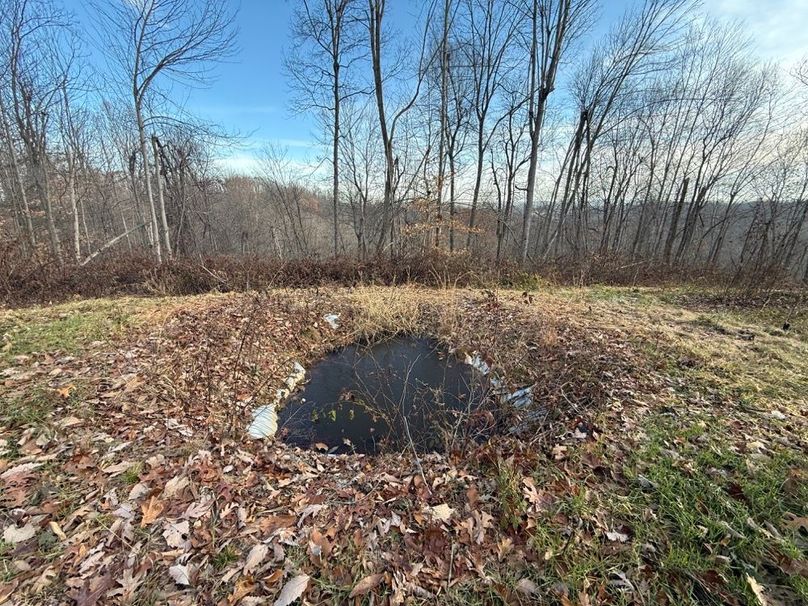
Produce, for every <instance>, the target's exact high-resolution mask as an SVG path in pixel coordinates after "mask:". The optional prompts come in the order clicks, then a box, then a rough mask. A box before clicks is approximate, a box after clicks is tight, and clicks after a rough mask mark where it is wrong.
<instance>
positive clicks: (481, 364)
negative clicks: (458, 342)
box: [464, 352, 491, 375]
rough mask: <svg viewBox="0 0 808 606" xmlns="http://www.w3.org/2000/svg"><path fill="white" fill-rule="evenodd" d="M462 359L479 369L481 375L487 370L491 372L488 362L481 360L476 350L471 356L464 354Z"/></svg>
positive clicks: (486, 372)
mask: <svg viewBox="0 0 808 606" xmlns="http://www.w3.org/2000/svg"><path fill="white" fill-rule="evenodd" d="M464 361H465V363H466V364H468V365H469V366H471V367H472V368H474V369H476V370H478V371H480V373H481V374H483V375H487V374H488V373H489V372H491V367H490V366H489V365H488V362H486V361H485V360H483V359H482V357H481V356H480V354H478V353H477V352H474V355H473V356H471V355H469V354H466V358H465V360H464Z"/></svg>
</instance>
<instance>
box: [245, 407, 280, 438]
mask: <svg viewBox="0 0 808 606" xmlns="http://www.w3.org/2000/svg"><path fill="white" fill-rule="evenodd" d="M277 432H278V411H277V410H275V405H274V404H267V405H265V406H259V407H258V408H256V409H255V410H254V411H253V421H252V423H250V426H249V427H248V428H247V433H249V434H250V437H251V438H253V439H254V440H260V439H261V438H271V437H272V436H274V435H275V434H276V433H277Z"/></svg>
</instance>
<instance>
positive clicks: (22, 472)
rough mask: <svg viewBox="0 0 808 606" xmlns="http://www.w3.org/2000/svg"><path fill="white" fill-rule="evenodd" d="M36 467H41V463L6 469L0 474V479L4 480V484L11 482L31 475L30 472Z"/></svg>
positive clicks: (24, 464)
mask: <svg viewBox="0 0 808 606" xmlns="http://www.w3.org/2000/svg"><path fill="white" fill-rule="evenodd" d="M38 467H42V463H23V464H22V465H17V466H15V467H12V468H10V469H6V470H5V471H4V472H3V473H2V474H0V479H3V480H5V481H6V482H11V481H12V480H17V479H18V478H20V477H23V476H29V475H31V472H32V471H34V470H35V469H37V468H38Z"/></svg>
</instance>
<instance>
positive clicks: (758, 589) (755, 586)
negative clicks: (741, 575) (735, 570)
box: [746, 575, 769, 606]
mask: <svg viewBox="0 0 808 606" xmlns="http://www.w3.org/2000/svg"><path fill="white" fill-rule="evenodd" d="M746 582H747V583H748V584H749V588H750V589H751V590H752V593H754V594H755V597H756V598H757V601H758V603H759V604H760V606H769V599H768V598H767V597H766V593H765V589H764V588H763V585H761V584H760V583H758V581H757V579H756V578H755V577H753V576H750V575H746Z"/></svg>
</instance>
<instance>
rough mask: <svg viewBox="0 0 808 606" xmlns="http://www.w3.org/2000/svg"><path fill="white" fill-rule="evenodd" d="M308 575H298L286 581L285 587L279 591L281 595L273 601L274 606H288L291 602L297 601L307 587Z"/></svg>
mask: <svg viewBox="0 0 808 606" xmlns="http://www.w3.org/2000/svg"><path fill="white" fill-rule="evenodd" d="M310 578H311V577H309V575H307V574H299V575H297V576H296V577H292V578H291V579H289V580H288V581H286V585H284V586H283V589H281V594H280V595H279V596H278V599H277V600H275V604H274V606H289V604H291V603H292V602H294V601H295V600H297V599H298V598H299V597H300V596H302V595H303V592H304V591H306V587H308V586H309V579H310Z"/></svg>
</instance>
